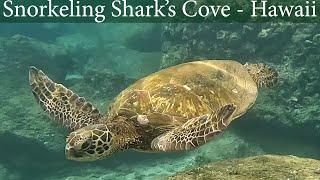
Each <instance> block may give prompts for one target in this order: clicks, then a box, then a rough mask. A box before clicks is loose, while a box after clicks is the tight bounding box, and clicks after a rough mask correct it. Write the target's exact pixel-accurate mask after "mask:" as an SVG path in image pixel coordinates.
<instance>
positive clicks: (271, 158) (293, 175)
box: [169, 155, 320, 180]
mask: <svg viewBox="0 0 320 180" xmlns="http://www.w3.org/2000/svg"><path fill="white" fill-rule="evenodd" d="M319 170H320V161H318V160H314V159H308V158H299V157H295V156H279V155H263V156H255V157H248V158H241V159H232V160H225V161H221V162H217V163H212V164H207V165H204V166H200V167H197V168H193V169H191V170H186V171H184V172H180V173H178V174H177V175H174V176H172V177H170V178H169V179H170V180H180V179H181V180H182V179H183V180H189V179H190V180H193V179H204V180H207V179H221V180H223V179H226V180H227V179H228V180H229V179H237V180H238V179H239V180H247V179H320V172H319Z"/></svg>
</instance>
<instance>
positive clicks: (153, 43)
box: [123, 24, 161, 52]
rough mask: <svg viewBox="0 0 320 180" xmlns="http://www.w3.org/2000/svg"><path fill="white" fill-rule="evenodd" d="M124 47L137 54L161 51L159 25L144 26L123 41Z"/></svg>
mask: <svg viewBox="0 0 320 180" xmlns="http://www.w3.org/2000/svg"><path fill="white" fill-rule="evenodd" d="M123 44H124V46H126V47H127V48H129V49H133V50H136V51H139V52H160V51H161V25H159V24H150V25H149V26H147V25H144V26H142V27H141V28H139V29H137V31H135V32H134V33H132V34H131V35H130V36H129V37H127V38H126V39H124V42H123Z"/></svg>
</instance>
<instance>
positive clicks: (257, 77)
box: [244, 63, 278, 87]
mask: <svg viewBox="0 0 320 180" xmlns="http://www.w3.org/2000/svg"><path fill="white" fill-rule="evenodd" d="M244 67H245V68H246V69H247V71H248V73H249V74H250V75H251V77H252V79H253V80H254V82H255V83H256V84H257V86H258V87H272V86H274V85H275V84H277V82H278V72H277V71H276V70H275V69H274V68H272V67H270V66H268V65H266V64H263V63H257V64H249V63H246V64H245V65H244Z"/></svg>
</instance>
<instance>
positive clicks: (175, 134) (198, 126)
mask: <svg viewBox="0 0 320 180" xmlns="http://www.w3.org/2000/svg"><path fill="white" fill-rule="evenodd" d="M235 110H236V106H235V105H234V104H228V105H225V106H223V107H222V108H221V109H220V110H219V111H217V112H216V113H215V114H211V115H208V114H206V115H202V116H199V117H196V118H192V119H190V120H189V121H187V122H186V123H185V124H183V125H182V126H180V127H177V128H175V129H172V130H170V131H168V132H167V133H164V134H162V135H160V136H158V137H156V138H155V139H154V140H153V141H152V143H151V148H152V149H154V150H158V151H181V150H189V149H192V148H195V147H198V146H200V145H202V144H204V143H206V142H207V141H209V140H211V139H212V138H213V137H215V136H216V135H218V134H220V133H221V132H222V131H223V130H224V129H225V128H226V127H227V126H228V125H229V123H230V121H231V118H232V114H233V113H234V112H235Z"/></svg>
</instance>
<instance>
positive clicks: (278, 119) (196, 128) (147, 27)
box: [0, 23, 320, 180]
mask: <svg viewBox="0 0 320 180" xmlns="http://www.w3.org/2000/svg"><path fill="white" fill-rule="evenodd" d="M208 60H210V61H208ZM319 80H320V25H319V24H311V23H162V24H161V23H137V24H134V23H114V24H113V23H110V24H71V23H67V24H59V23H52V24H51V23H42V24H40V23H39V24H37V23H35V24H0V85H1V88H0V99H1V100H0V103H1V109H0V179H1V180H42V179H46V180H65V179H67V180H78V179H79V180H91V179H92V180H98V179H99V180H105V179H106V180H108V179H112V180H113V179H116V180H122V179H128V180H131V179H133V180H135V179H137V180H140V179H141V180H143V179H150V180H151V179H190V180H193V179H204V180H205V179H226V180H229V179H240V180H249V179H253V180H254V179H272V180H273V179H279V180H282V179H299V180H300V179H310V180H313V179H315V180H316V179H320V141H319V139H320V91H319V90H320V82H319ZM81 97H83V98H81ZM84 98H85V99H84ZM222 132H223V133H222Z"/></svg>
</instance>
